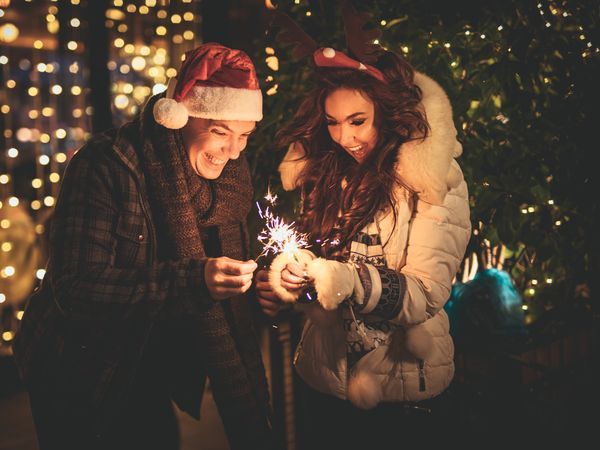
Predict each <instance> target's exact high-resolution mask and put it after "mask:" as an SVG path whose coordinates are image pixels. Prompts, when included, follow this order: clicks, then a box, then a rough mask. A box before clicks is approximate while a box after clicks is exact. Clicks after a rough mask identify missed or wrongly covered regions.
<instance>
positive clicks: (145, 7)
mask: <svg viewBox="0 0 600 450" xmlns="http://www.w3.org/2000/svg"><path fill="white" fill-rule="evenodd" d="M139 11H140V14H148V13H149V12H150V10H149V9H148V7H147V6H146V5H142V6H140V9H139Z"/></svg>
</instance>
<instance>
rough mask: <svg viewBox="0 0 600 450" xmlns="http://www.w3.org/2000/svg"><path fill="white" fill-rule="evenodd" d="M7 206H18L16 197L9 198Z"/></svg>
mask: <svg viewBox="0 0 600 450" xmlns="http://www.w3.org/2000/svg"><path fill="white" fill-rule="evenodd" d="M8 204H9V205H10V206H19V199H18V198H17V197H10V198H9V199H8Z"/></svg>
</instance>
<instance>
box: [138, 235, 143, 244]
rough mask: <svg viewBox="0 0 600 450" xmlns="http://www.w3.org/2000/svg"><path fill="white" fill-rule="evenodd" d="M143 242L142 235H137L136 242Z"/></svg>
mask: <svg viewBox="0 0 600 450" xmlns="http://www.w3.org/2000/svg"><path fill="white" fill-rule="evenodd" d="M143 240H144V235H143V234H140V235H138V241H140V242H142V241H143Z"/></svg>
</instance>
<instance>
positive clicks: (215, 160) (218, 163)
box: [204, 153, 227, 166]
mask: <svg viewBox="0 0 600 450" xmlns="http://www.w3.org/2000/svg"><path fill="white" fill-rule="evenodd" d="M204 157H205V158H206V159H207V160H208V162H209V163H211V164H213V165H215V166H222V165H224V164H225V163H226V162H227V160H225V159H219V158H217V157H215V156H213V155H211V154H209V153H204Z"/></svg>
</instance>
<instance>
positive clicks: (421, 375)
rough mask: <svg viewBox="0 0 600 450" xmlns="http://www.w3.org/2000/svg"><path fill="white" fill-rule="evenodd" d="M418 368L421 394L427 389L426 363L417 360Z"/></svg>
mask: <svg viewBox="0 0 600 450" xmlns="http://www.w3.org/2000/svg"><path fill="white" fill-rule="evenodd" d="M417 366H418V367H419V392H425V390H426V389H427V385H426V383H425V361H424V360H422V359H417Z"/></svg>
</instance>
